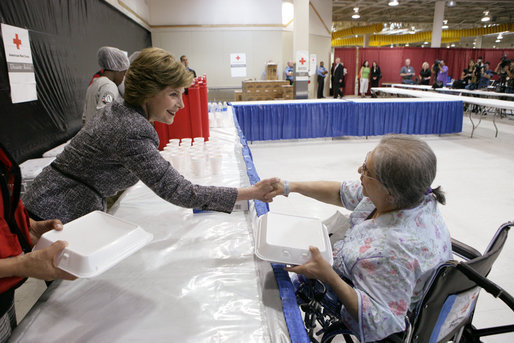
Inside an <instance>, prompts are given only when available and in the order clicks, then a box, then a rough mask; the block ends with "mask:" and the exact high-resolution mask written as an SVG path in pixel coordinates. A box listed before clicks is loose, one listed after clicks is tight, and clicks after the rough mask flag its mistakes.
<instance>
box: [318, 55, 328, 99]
mask: <svg viewBox="0 0 514 343" xmlns="http://www.w3.org/2000/svg"><path fill="white" fill-rule="evenodd" d="M327 73H328V71H327V69H326V68H325V64H324V62H323V61H321V62H319V67H318V99H322V98H324V96H323V88H324V87H325V78H326V76H327Z"/></svg>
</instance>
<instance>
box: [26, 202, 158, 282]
mask: <svg viewBox="0 0 514 343" xmlns="http://www.w3.org/2000/svg"><path fill="white" fill-rule="evenodd" d="M152 239H153V235H152V234H151V233H148V232H146V231H145V230H143V229H142V228H141V227H140V226H138V225H137V224H133V223H130V222H128V221H125V220H123V219H120V218H117V217H114V216H112V215H110V214H107V213H104V212H101V211H93V212H91V213H89V214H87V215H85V216H83V217H80V218H77V219H75V220H73V221H71V222H69V223H67V224H65V225H64V229H63V230H62V231H55V230H52V231H48V232H46V233H45V234H43V235H42V236H41V238H40V239H39V241H38V242H37V244H36V245H35V246H34V248H33V250H40V249H44V248H46V247H48V246H50V245H52V244H53V243H55V242H56V241H58V240H62V241H67V242H68V243H69V244H68V246H67V247H66V248H65V249H64V250H63V251H62V253H61V254H60V255H59V256H58V257H57V258H56V265H57V267H58V268H60V269H62V270H64V271H66V272H68V273H70V274H73V275H75V276H77V277H81V278H89V277H94V276H98V275H100V274H101V273H103V272H105V271H106V270H107V269H109V268H111V267H112V266H114V265H116V264H117V263H119V262H121V261H122V260H123V259H125V258H127V257H128V256H130V255H131V254H133V253H134V252H136V251H138V250H139V249H141V248H142V247H144V246H145V245H146V244H148V243H149V242H150V241H151V240H152Z"/></svg>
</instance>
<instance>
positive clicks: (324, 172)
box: [250, 118, 514, 342]
mask: <svg viewBox="0 0 514 343" xmlns="http://www.w3.org/2000/svg"><path fill="white" fill-rule="evenodd" d="M463 123H464V127H463V132H462V133H460V134H452V135H444V136H437V135H431V136H422V138H423V139H424V140H426V141H427V143H428V144H429V145H430V146H431V147H432V149H433V150H434V151H435V153H436V155H437V158H438V173H437V177H436V180H435V182H434V184H433V185H435V186H437V185H441V186H442V187H443V188H444V190H445V191H446V198H447V205H446V206H442V207H441V210H442V212H443V215H444V217H445V219H446V223H447V225H448V227H449V229H450V233H451V235H452V236H453V237H454V238H456V239H459V240H461V241H463V242H465V243H467V244H469V245H471V246H472V247H474V248H476V249H477V250H479V251H481V252H483V251H484V249H485V248H486V247H487V244H488V243H489V241H490V240H491V238H492V237H493V235H494V233H495V232H496V229H497V228H498V226H499V225H500V224H502V223H504V222H506V221H508V220H514V120H509V119H506V118H505V119H502V120H499V121H498V123H497V125H498V127H499V130H500V133H499V135H498V138H494V127H493V123H492V120H491V119H490V118H488V119H486V120H485V121H482V123H481V124H480V126H479V128H478V129H477V130H475V135H474V137H473V138H472V139H470V138H469V136H470V133H471V125H470V122H469V119H468V118H464V122H463ZM379 140H380V137H370V138H369V139H365V138H350V137H345V138H342V139H335V140H332V139H315V140H296V141H282V142H277V141H274V142H255V143H253V144H251V145H250V149H251V151H252V154H253V158H254V163H255V165H256V168H257V171H258V173H259V176H260V177H261V178H267V177H272V176H278V177H280V178H282V179H287V180H296V181H302V180H304V181H306V180H336V181H341V180H346V179H357V178H358V176H359V175H358V173H357V168H358V167H359V166H360V165H361V164H362V161H363V159H364V157H365V155H366V152H368V151H370V150H372V149H373V148H374V147H375V146H376V145H377V143H378V141H379ZM270 208H271V209H272V210H274V211H278V212H286V213H290V214H297V215H306V214H308V215H309V216H313V217H319V218H322V219H325V218H327V217H329V216H330V215H332V214H333V213H334V212H335V210H336V209H341V208H339V207H335V206H332V205H326V204H323V203H320V202H317V201H315V200H312V199H309V198H306V197H303V196H301V195H298V194H293V195H290V196H289V197H288V198H285V197H278V198H275V201H274V202H273V203H272V204H271V205H270ZM342 211H344V210H342ZM510 235H511V237H509V239H508V240H507V243H506V245H505V247H504V249H503V251H502V253H501V255H500V256H499V258H498V260H497V261H496V264H495V265H494V267H493V270H492V272H491V274H490V278H491V280H493V281H495V282H497V283H498V284H499V285H501V286H502V287H503V288H505V289H506V290H507V291H508V292H510V293H511V294H514V268H512V267H511V266H510V263H512V261H513V260H514V232H511V233H510ZM475 324H476V325H477V326H478V327H484V326H487V325H501V324H514V313H513V312H512V311H511V310H510V309H509V308H508V307H506V306H505V305H504V304H503V302H501V301H499V300H496V299H494V298H493V297H492V296H490V295H489V294H487V293H486V292H482V293H481V295H480V298H479V301H478V307H477V312H476V315H475ZM483 341H484V342H514V334H509V335H502V336H497V337H494V338H493V337H490V338H484V339H483Z"/></svg>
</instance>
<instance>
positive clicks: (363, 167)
mask: <svg viewBox="0 0 514 343" xmlns="http://www.w3.org/2000/svg"><path fill="white" fill-rule="evenodd" d="M369 153H370V152H368V153H367V154H366V159H364V162H363V163H362V166H361V175H362V176H364V177H367V178H368V179H371V180H375V181H377V182H378V183H381V182H380V181H378V179H376V178H374V177H371V176H369V175H366V174H368V173H369V169H368V167H367V166H366V161H367V160H368V156H369Z"/></svg>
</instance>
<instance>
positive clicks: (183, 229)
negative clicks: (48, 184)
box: [10, 110, 290, 342]
mask: <svg viewBox="0 0 514 343" xmlns="http://www.w3.org/2000/svg"><path fill="white" fill-rule="evenodd" d="M231 118H232V114H231V111H230V110H229V112H228V113H227V115H226V118H225V125H224V126H225V127H223V128H216V129H211V136H214V137H216V138H218V139H219V140H220V141H222V142H223V145H222V146H223V149H222V150H223V162H222V172H221V174H220V175H219V176H216V177H214V176H209V177H204V178H201V179H198V178H197V179H191V180H192V181H193V182H196V183H199V184H212V185H225V186H233V187H240V186H248V185H249V180H248V176H247V174H246V165H245V163H244V160H243V158H242V154H241V144H240V142H239V136H238V134H237V131H236V129H235V127H234V122H233V120H232V119H231ZM110 212H111V214H113V215H115V216H117V217H120V218H124V219H127V220H129V221H132V222H134V223H137V224H139V225H140V226H141V227H142V228H144V229H145V230H146V231H148V232H151V233H152V234H153V235H154V239H153V241H152V242H150V243H149V244H148V245H147V246H145V247H144V248H143V249H141V250H139V251H138V252H136V253H135V254H134V255H132V256H130V257H128V258H127V259H126V260H124V261H122V262H121V263H120V264H118V265H117V266H115V267H113V268H112V269H110V270H108V271H106V272H105V273H104V274H102V275H100V276H98V277H95V278H92V279H77V280H75V281H55V282H54V283H53V284H52V285H51V286H50V287H49V289H48V290H47V291H46V292H45V293H44V294H43V296H42V297H41V298H40V299H39V300H38V302H37V303H36V305H35V306H34V307H33V308H32V309H31V311H30V312H29V313H28V315H27V316H26V317H25V318H24V319H23V320H22V322H21V323H20V325H19V326H18V327H17V328H16V330H15V331H14V333H13V335H12V336H11V340H10V341H11V342H86V341H87V342H289V340H290V339H289V335H288V331H287V327H286V325H285V321H284V316H283V312H282V305H281V301H280V296H279V292H278V288H277V285H276V281H275V278H274V275H273V272H272V270H271V267H270V264H269V263H268V262H264V261H261V260H258V259H257V258H256V257H255V256H254V253H253V251H254V240H253V234H252V230H253V229H254V228H255V227H256V226H255V225H256V214H255V210H254V208H253V202H250V211H247V212H242V211H240V212H233V213H232V214H224V213H216V212H205V213H196V214H194V213H193V211H192V210H191V209H185V208H180V207H177V206H175V205H172V204H170V203H168V202H166V201H164V200H162V199H161V198H159V197H158V196H157V195H155V194H154V193H153V192H152V191H151V190H150V189H148V188H147V187H146V186H145V185H143V184H142V183H141V182H140V183H138V184H136V185H135V186H134V187H132V188H130V189H128V190H127V191H125V193H123V195H122V196H121V197H120V199H118V201H117V203H116V204H115V205H114V206H113V208H112V209H111V211H110Z"/></svg>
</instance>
